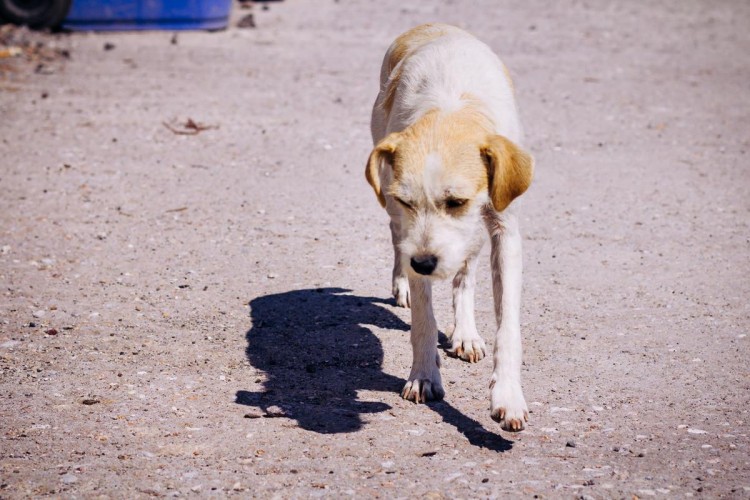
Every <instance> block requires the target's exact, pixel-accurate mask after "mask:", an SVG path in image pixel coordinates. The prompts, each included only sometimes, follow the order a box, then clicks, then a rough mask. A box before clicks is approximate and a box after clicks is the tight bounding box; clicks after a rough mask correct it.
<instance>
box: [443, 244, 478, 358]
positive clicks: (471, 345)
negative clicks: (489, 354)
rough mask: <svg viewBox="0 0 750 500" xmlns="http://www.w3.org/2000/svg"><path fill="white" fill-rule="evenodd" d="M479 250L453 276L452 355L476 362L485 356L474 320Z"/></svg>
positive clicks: (450, 350)
mask: <svg viewBox="0 0 750 500" xmlns="http://www.w3.org/2000/svg"><path fill="white" fill-rule="evenodd" d="M478 253H479V252H478V251H477V252H476V253H474V254H473V255H471V256H470V257H469V258H468V259H467V260H466V262H465V263H464V266H463V267H462V268H461V269H460V270H459V271H458V273H456V276H455V277H454V278H453V313H454V315H455V322H454V326H453V332H452V333H451V348H450V349H449V350H448V354H449V355H450V356H455V357H457V358H461V359H463V360H464V361H468V362H470V363H476V362H477V361H479V360H480V359H482V358H484V356H485V354H486V351H485V346H484V340H482V337H480V336H479V332H477V325H476V322H475V321H474V290H475V288H476V281H477V262H478V261H479V259H478Z"/></svg>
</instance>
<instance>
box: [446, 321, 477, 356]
mask: <svg viewBox="0 0 750 500" xmlns="http://www.w3.org/2000/svg"><path fill="white" fill-rule="evenodd" d="M446 352H447V354H448V355H449V356H452V357H454V358H461V359H463V360H464V361H468V362H469V363H476V362H477V361H479V360H481V359H482V358H484V357H485V356H486V355H487V351H486V349H485V346H484V340H482V338H481V337H480V336H479V334H478V333H477V332H476V331H474V335H473V336H468V335H465V334H464V335H462V334H461V332H460V331H459V330H458V329H456V330H455V331H454V332H453V336H452V337H451V348H450V349H448V350H447V351H446Z"/></svg>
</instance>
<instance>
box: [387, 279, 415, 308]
mask: <svg viewBox="0 0 750 500" xmlns="http://www.w3.org/2000/svg"><path fill="white" fill-rule="evenodd" d="M392 293H393V297H394V298H395V299H396V305H397V306H399V307H406V308H409V307H411V298H410V297H409V279H408V278H407V277H406V276H397V277H395V278H393V290H392Z"/></svg>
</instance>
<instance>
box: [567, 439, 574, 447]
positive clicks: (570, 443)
mask: <svg viewBox="0 0 750 500" xmlns="http://www.w3.org/2000/svg"><path fill="white" fill-rule="evenodd" d="M565 446H566V447H568V448H575V447H576V442H575V441H573V440H572V439H571V440H569V441H568V442H567V443H565Z"/></svg>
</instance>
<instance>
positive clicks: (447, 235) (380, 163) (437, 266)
mask: <svg viewBox="0 0 750 500" xmlns="http://www.w3.org/2000/svg"><path fill="white" fill-rule="evenodd" d="M490 130H491V128H490V126H489V124H488V123H487V121H486V119H484V118H483V117H482V116H481V115H479V114H477V113H472V112H461V111H459V112H455V113H450V114H442V113H438V112H431V113H428V114H427V115H425V116H424V117H423V118H421V119H420V120H419V121H417V122H416V123H415V124H414V125H412V126H410V127H408V128H407V129H405V130H404V131H402V132H395V133H392V134H390V135H389V136H387V137H386V138H385V139H383V140H382V141H381V142H380V143H379V144H378V145H377V146H375V149H373V151H372V153H370V158H369V161H368V163H367V168H366V171H365V175H366V177H367V180H368V182H369V183H370V185H371V186H372V188H373V189H374V190H375V194H376V195H377V197H378V200H379V201H380V203H381V205H383V206H384V207H385V206H386V202H387V201H388V202H389V203H395V204H398V205H399V207H400V209H399V210H398V213H399V214H400V215H399V217H400V220H401V229H402V230H401V236H402V241H401V244H400V251H401V253H402V255H403V256H404V257H405V258H403V259H402V261H403V262H404V266H406V267H408V269H405V271H407V272H416V273H418V274H421V275H426V276H431V277H435V278H439V279H445V278H449V277H452V276H453V275H454V274H455V273H456V272H457V271H458V270H459V269H460V268H461V266H462V265H463V263H464V262H465V261H466V259H467V257H468V255H469V253H470V251H471V250H472V248H473V247H474V246H475V245H476V244H477V234H478V231H479V230H480V229H481V228H480V226H481V225H482V210H483V209H485V207H487V206H489V205H491V206H492V208H494V210H497V211H502V210H504V209H505V208H506V207H507V206H508V205H509V204H510V203H511V202H512V201H513V200H514V199H515V198H516V197H518V196H520V195H521V194H523V192H524V191H526V189H527V188H528V187H529V185H530V184H531V179H532V177H533V170H534V161H533V159H532V157H531V156H530V155H529V154H528V153H526V152H525V151H523V150H522V149H521V148H519V147H518V146H517V145H515V144H514V143H513V142H511V141H510V140H508V139H506V138H505V137H503V136H500V135H494V134H493V133H492V132H490ZM383 169H390V171H386V170H383ZM381 174H386V175H381ZM381 183H384V185H381ZM388 198H389V200H387V199H388ZM391 200H392V201H391ZM390 211H391V212H392V210H390Z"/></svg>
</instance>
